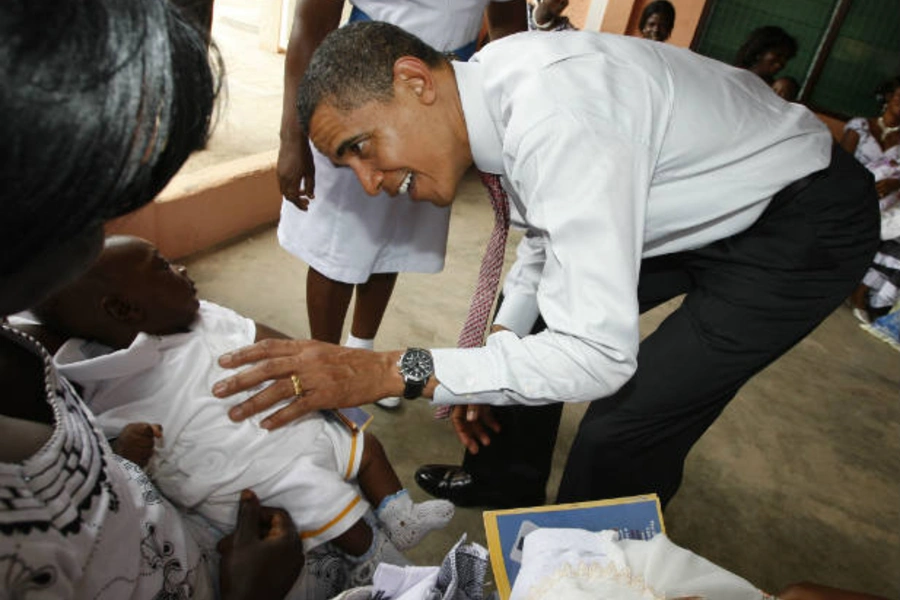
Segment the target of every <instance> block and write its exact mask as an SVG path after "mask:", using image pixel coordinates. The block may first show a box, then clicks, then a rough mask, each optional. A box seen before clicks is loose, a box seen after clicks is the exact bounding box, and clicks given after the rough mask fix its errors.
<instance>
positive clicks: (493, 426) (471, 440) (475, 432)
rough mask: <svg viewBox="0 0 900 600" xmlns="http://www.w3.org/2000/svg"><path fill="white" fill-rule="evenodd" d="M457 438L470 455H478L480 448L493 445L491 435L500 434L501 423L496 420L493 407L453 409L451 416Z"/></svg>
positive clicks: (470, 406) (468, 406)
mask: <svg viewBox="0 0 900 600" xmlns="http://www.w3.org/2000/svg"><path fill="white" fill-rule="evenodd" d="M450 421H451V422H452V423H453V429H455V430H456V437H458V438H459V441H460V443H461V444H462V445H463V446H465V447H466V449H467V450H468V451H469V453H470V454H478V449H479V448H480V446H489V445H490V444H491V435H490V433H489V432H488V429H489V430H491V431H493V432H494V433H500V423H498V422H497V420H496V419H495V418H494V413H493V412H491V407H490V406H488V405H486V404H469V405H464V404H460V405H457V406H454V407H453V412H452V413H451V415H450Z"/></svg>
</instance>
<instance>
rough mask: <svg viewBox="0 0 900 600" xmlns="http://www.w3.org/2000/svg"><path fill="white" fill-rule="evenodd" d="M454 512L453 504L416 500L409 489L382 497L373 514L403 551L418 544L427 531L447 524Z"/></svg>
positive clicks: (395, 544) (440, 501)
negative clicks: (411, 496)
mask: <svg viewBox="0 0 900 600" xmlns="http://www.w3.org/2000/svg"><path fill="white" fill-rule="evenodd" d="M453 512H454V510H453V504H452V503H450V502H448V501H446V500H429V501H427V502H418V503H417V502H413V501H412V498H410V497H409V492H407V491H406V490H400V491H399V492H397V493H396V494H394V495H392V496H388V497H387V498H385V499H384V500H383V501H382V504H381V506H379V507H378V509H377V510H376V511H375V516H376V518H377V519H378V521H379V522H380V523H381V528H382V529H383V530H384V532H385V533H386V534H387V536H388V538H390V540H391V541H392V542H393V543H394V546H396V547H397V549H398V550H400V551H401V552H402V551H405V550H409V549H410V548H412V547H414V546H417V545H418V544H419V542H421V541H422V539H423V538H424V537H425V536H426V535H428V533H429V532H431V531H434V530H435V529H442V528H444V527H446V526H447V523H449V522H450V519H452V518H453Z"/></svg>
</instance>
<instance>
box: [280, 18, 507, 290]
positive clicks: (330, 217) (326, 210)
mask: <svg viewBox="0 0 900 600" xmlns="http://www.w3.org/2000/svg"><path fill="white" fill-rule="evenodd" d="M353 4H354V6H356V7H357V8H358V9H360V10H362V11H363V12H364V13H365V14H366V15H368V16H369V17H370V18H371V19H372V20H375V21H387V22H389V23H393V24H394V25H398V26H400V27H403V28H404V29H405V30H406V31H409V32H410V33H413V34H415V35H417V36H419V37H420V38H422V39H423V40H424V41H425V42H427V43H429V44H431V45H432V46H433V47H435V48H437V49H438V50H442V51H450V50H455V49H457V48H460V47H462V46H465V45H466V44H468V43H470V42H472V41H473V40H475V39H476V37H477V36H478V32H479V30H480V28H481V22H482V15H483V13H484V9H485V7H486V6H487V5H488V4H490V0H454V1H453V2H445V1H438V0H417V1H410V2H396V1H393V0H354V2H353ZM313 157H314V160H315V169H316V175H315V177H316V185H315V199H314V200H312V201H311V202H310V203H309V210H308V211H307V212H304V211H301V210H300V209H298V208H297V207H296V206H294V205H293V204H291V203H290V202H288V201H284V202H283V203H282V205H281V221H280V222H279V224H278V240H279V242H280V243H281V245H282V246H283V247H284V249H285V250H287V251H288V252H290V253H291V254H293V255H294V256H296V257H297V258H300V259H301V260H303V261H304V262H306V263H307V264H308V265H309V266H311V267H312V268H314V269H315V270H316V271H318V272H319V273H322V274H323V275H325V276H326V277H328V278H329V279H333V280H336V281H342V282H345V283H353V284H357V283H365V282H366V281H367V280H368V279H369V276H370V275H371V274H372V273H401V272H412V273H437V272H439V271H441V269H443V268H444V252H445V250H446V247H447V229H448V226H449V222H450V208H449V207H443V208H439V207H437V206H434V205H433V204H431V203H428V202H413V201H412V200H410V199H409V197H408V196H407V195H405V194H402V195H400V196H397V197H396V198H391V197H390V196H388V195H387V194H385V193H381V194H379V195H378V196H375V197H370V196H368V195H367V194H366V192H365V191H364V190H363V188H362V186H361V185H360V183H359V181H358V180H357V178H356V175H354V174H353V171H352V170H350V169H338V168H335V167H334V166H333V165H332V164H331V162H330V161H329V160H328V159H327V158H325V157H324V156H322V155H321V154H320V153H318V152H317V151H316V150H315V149H313Z"/></svg>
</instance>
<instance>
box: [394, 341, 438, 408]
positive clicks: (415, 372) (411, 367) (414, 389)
mask: <svg viewBox="0 0 900 600" xmlns="http://www.w3.org/2000/svg"><path fill="white" fill-rule="evenodd" d="M397 368H398V369H400V376H401V377H403V383H404V387H403V397H404V398H406V399H407V400H413V399H414V398H418V397H419V396H421V395H422V390H424V389H425V386H426V385H427V384H428V379H429V378H430V377H431V376H432V375H433V374H434V361H433V360H432V359H431V352H429V351H428V350H425V349H423V348H407V349H406V352H404V353H403V355H402V356H401V357H400V360H398V361H397Z"/></svg>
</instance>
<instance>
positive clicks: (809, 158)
mask: <svg viewBox="0 0 900 600" xmlns="http://www.w3.org/2000/svg"><path fill="white" fill-rule="evenodd" d="M453 66H454V69H455V74H456V80H457V86H458V89H459V93H460V97H461V101H462V108H463V112H464V114H465V118H466V126H467V129H468V135H469V143H470V146H471V150H472V155H473V158H474V161H475V165H476V166H477V167H478V168H479V169H481V170H483V171H487V172H491V173H498V174H500V175H501V176H502V179H503V182H504V186H505V188H506V189H507V191H508V192H509V194H510V201H511V202H512V203H513V213H514V214H515V213H518V214H519V215H520V216H521V218H522V219H523V221H524V222H523V225H524V227H526V229H527V234H526V236H525V238H524V239H523V241H522V243H521V244H520V247H519V249H518V257H517V260H516V262H515V264H514V265H513V267H512V269H511V271H510V273H509V275H508V276H507V279H506V282H505V285H504V294H505V300H504V303H503V306H502V307H501V310H500V312H499V314H498V317H497V319H496V321H495V322H496V323H499V324H502V325H505V326H506V327H508V328H509V329H511V330H512V331H510V332H501V333H497V334H494V335H491V336H490V337H489V338H488V342H487V345H486V346H485V347H484V348H479V349H468V350H461V349H440V350H434V352H433V353H434V359H435V373H436V376H437V378H438V379H439V381H440V382H441V385H440V386H438V388H437V390H436V392H435V397H434V398H435V402H436V403H490V404H513V403H523V404H543V403H546V402H550V401H586V400H593V399H595V398H599V397H604V396H609V395H611V394H613V393H614V392H616V391H617V390H618V389H619V388H620V387H621V386H622V385H623V384H624V383H625V382H627V381H628V379H629V378H630V377H631V376H632V374H633V373H634V370H635V368H636V364H637V363H636V361H637V351H638V343H639V331H638V316H639V315H638V298H637V284H638V275H639V272H640V265H641V259H642V258H644V257H651V256H658V255H662V254H669V253H673V252H680V251H684V250H691V249H696V248H699V247H702V246H705V245H707V244H709V243H711V242H714V241H717V240H720V239H723V238H726V237H729V236H731V235H734V234H736V233H739V232H741V231H743V230H745V229H747V228H748V227H749V226H750V225H752V224H753V223H754V222H755V221H756V220H757V219H758V218H759V216H760V214H762V212H763V210H764V209H765V207H766V206H767V205H768V202H769V201H770V200H771V198H772V196H773V195H774V194H775V193H777V192H778V191H779V190H781V189H782V188H784V187H785V186H786V185H788V184H790V183H791V182H793V181H796V180H797V179H800V178H802V177H803V176H805V175H808V174H809V173H812V172H814V171H818V170H821V169H823V168H825V167H827V166H828V164H829V162H830V156H831V145H832V140H831V136H830V134H829V132H828V129H827V128H826V127H825V126H824V124H822V123H821V122H820V121H819V120H818V119H817V118H816V117H815V115H813V114H812V113H811V112H809V111H808V110H807V109H806V108H804V107H803V106H800V105H798V104H793V103H789V102H785V101H784V100H782V99H781V98H779V97H778V96H776V95H775V94H774V93H773V92H772V91H771V89H769V87H768V86H767V85H766V84H765V83H764V82H763V81H762V80H761V79H760V78H759V77H757V76H756V75H754V74H752V73H750V72H748V71H742V70H738V69H735V68H733V67H730V66H728V65H725V64H723V63H720V62H718V61H715V60H712V59H709V58H705V57H702V56H700V55H697V54H694V53H693V52H690V51H689V50H685V49H681V48H676V47H673V46H671V45H668V44H659V43H654V42H650V41H646V40H641V39H638V38H631V37H623V36H617V35H609V34H597V33H591V32H560V33H557V34H554V35H552V36H548V35H546V34H543V35H542V34H540V33H526V34H519V35H516V36H512V37H511V38H506V39H503V40H499V41H497V42H494V43H492V44H490V45H489V46H488V47H486V48H485V49H484V50H482V51H481V52H479V53H478V54H476V55H475V56H474V57H473V58H472V60H471V61H470V62H469V63H453ZM538 311H539V312H540V314H541V315H542V316H543V317H544V320H545V321H546V322H547V325H548V329H547V331H545V332H543V333H541V334H539V335H533V336H526V334H527V333H528V331H529V329H530V328H531V326H532V324H533V323H534V321H535V319H536V317H537V314H538ZM517 334H518V335H517ZM520 336H522V337H520Z"/></svg>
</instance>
